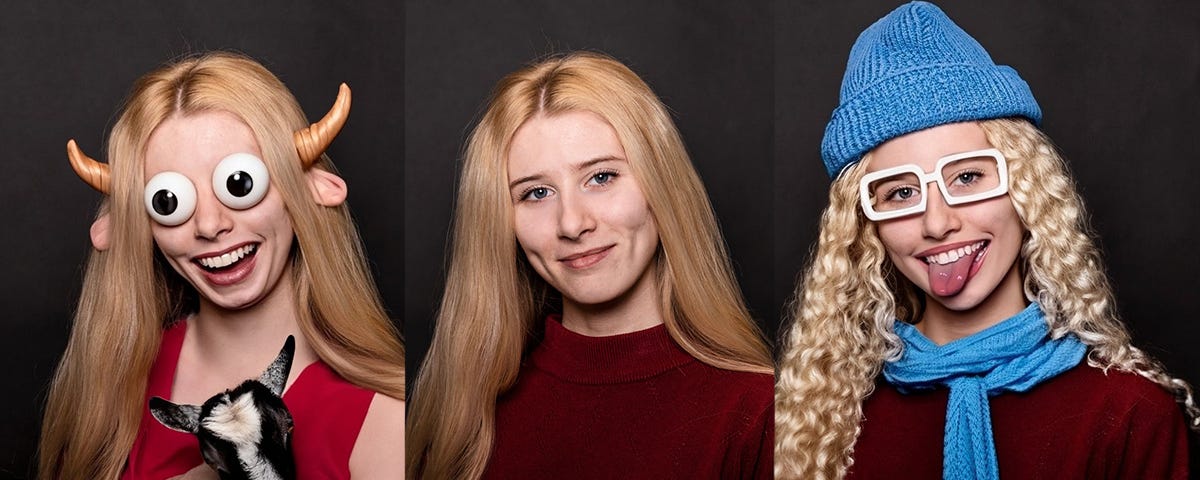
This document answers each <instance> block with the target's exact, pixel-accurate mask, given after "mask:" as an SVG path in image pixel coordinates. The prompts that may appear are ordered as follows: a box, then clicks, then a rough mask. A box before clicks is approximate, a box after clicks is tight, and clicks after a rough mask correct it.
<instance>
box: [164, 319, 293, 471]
mask: <svg viewBox="0 0 1200 480" xmlns="http://www.w3.org/2000/svg"><path fill="white" fill-rule="evenodd" d="M295 350H296V340H295V339H294V338H292V336H290V335H289V336H288V338H287V342H286V343H284V345H283V350H281V351H280V352H279V356H278V357H275V361H274V362H271V365H270V366H269V367H267V371H265V372H263V374H262V376H260V377H258V379H251V380H246V381H245V382H242V384H241V385H238V386H237V387H236V388H233V389H232V390H226V391H224V392H222V393H218V394H216V395H214V396H213V397H212V398H210V399H208V401H206V402H204V405H200V406H196V405H177V404H174V403H171V402H169V401H167V400H164V399H162V398H160V397H154V398H151V399H150V413H151V414H153V415H154V418H156V419H158V421H159V423H162V424H163V425H165V426H166V427H167V428H170V429H172V430H176V431H180V432H184V433H191V434H194V435H196V437H198V438H199V439H200V453H201V455H203V456H204V463H207V464H208V466H210V467H212V468H213V469H214V470H216V471H217V473H218V474H219V475H220V476H221V478H222V479H224V480H231V479H252V480H277V479H278V480H287V479H293V478H295V477H296V467H295V464H294V463H293V460H292V414H291V413H290V412H288V409H287V407H286V406H285V405H284V404H283V399H282V398H280V397H281V395H283V386H284V384H285V383H287V378H288V372H290V371H291V369H292V355H293V354H294V353H295Z"/></svg>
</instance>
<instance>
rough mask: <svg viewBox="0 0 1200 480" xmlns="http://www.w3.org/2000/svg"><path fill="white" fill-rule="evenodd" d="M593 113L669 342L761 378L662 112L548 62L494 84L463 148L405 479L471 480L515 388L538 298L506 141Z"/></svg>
mask: <svg viewBox="0 0 1200 480" xmlns="http://www.w3.org/2000/svg"><path fill="white" fill-rule="evenodd" d="M570 111H588V112H592V113H595V114H597V115H599V116H600V117H602V118H604V119H605V121H607V122H608V124H609V125H610V126H612V127H613V129H614V130H615V131H616V133H617V137H618V138H619V139H620V141H621V145H622V146H623V147H624V149H625V152H626V154H627V156H628V160H629V164H630V168H631V170H632V172H633V176H634V177H635V179H636V180H637V182H638V185H639V186H640V187H641V191H642V192H644V193H645V195H646V201H647V203H648V204H649V206H650V211H651V212H652V214H653V215H654V218H655V221H656V223H657V225H658V228H659V236H660V248H659V251H658V253H657V255H656V258H655V262H657V265H658V269H657V270H658V277H657V279H656V283H657V288H658V291H659V294H660V296H661V301H662V305H661V309H662V311H663V312H665V318H664V323H665V324H666V328H667V331H668V332H669V333H670V335H671V337H672V338H673V339H674V340H675V341H676V342H677V343H679V345H680V346H682V347H683V348H684V349H685V350H686V351H688V353H690V354H691V355H692V356H694V357H695V358H697V359H698V360H700V361H702V362H704V363H706V364H709V365H712V366H714V367H717V368H722V369H728V370H738V371H746V372H759V373H768V374H769V373H773V370H774V369H773V367H772V364H771V358H770V354H769V353H768V350H767V347H766V344H765V342H764V341H763V337H762V334H761V332H760V331H759V329H758V327H757V325H756V324H755V323H754V321H753V320H752V319H751V318H750V315H749V312H748V311H747V309H746V307H745V302H744V301H743V299H742V296H741V292H740V290H739V289H738V286H737V282H736V280H735V279H734V276H733V273H732V272H733V269H732V267H731V266H730V263H729V258H728V254H727V253H726V249H725V244H724V241H723V239H722V238H721V234H720V231H719V229H718V226H717V221H716V218H715V216H714V214H713V211H712V206H711V205H710V204H709V201H708V195H707V194H706V193H705V191H704V186H703V185H702V184H701V182H700V178H699V176H698V175H697V174H696V171H695V169H694V168H693V167H692V164H691V161H690V160H689V159H688V156H687V152H686V150H685V149H684V147H683V141H682V140H681V139H680V137H679V132H678V131H677V130H676V129H675V125H674V123H673V122H672V121H671V117H670V115H668V113H667V110H666V108H665V107H664V106H663V105H662V103H661V102H659V100H658V98H657V97H656V96H655V95H654V93H653V92H652V91H651V90H650V88H649V87H648V86H646V84H645V83H644V82H642V80H641V79H640V78H638V77H637V75H636V74H634V73H633V72H632V71H631V70H629V68H627V67H626V66H625V65H623V64H621V63H620V62H618V61H616V60H614V59H612V58H610V57H607V56H604V55H600V54H595V53H586V52H577V53H572V54H567V55H563V56H557V57H552V58H549V59H546V60H544V61H541V62H538V63H536V64H533V65H531V66H529V67H526V68H523V69H521V70H518V71H516V72H514V73H512V74H510V75H508V76H506V77H504V79H502V80H500V83H499V84H498V85H497V86H496V88H495V90H494V91H493V93H492V96H491V99H490V100H489V102H488V106H487V111H486V113H485V114H484V116H483V119H482V120H481V121H480V122H479V125H478V126H477V127H476V128H475V130H474V131H473V132H472V134H471V138H470V140H469V141H468V143H467V147H466V153H465V159H464V166H463V171H462V177H461V180H460V183H459V186H458V202H457V205H456V208H455V215H454V227H453V232H454V233H453V241H452V245H451V249H450V264H449V271H448V272H447V278H446V289H445V292H444V294H443V296H442V303H441V308H440V310H439V312H438V315H437V326H436V328H435V332H434V337H433V341H432V344H431V346H430V349H429V353H428V355H427V356H426V359H425V363H424V367H423V368H422V369H421V373H420V375H418V377H417V384H416V391H415V393H414V397H413V403H412V412H411V414H410V416H409V417H408V439H407V445H408V447H407V449H408V474H409V477H410V478H454V479H473V478H479V477H480V476H481V475H482V474H483V471H484V468H485V467H486V466H487V462H488V457H489V455H490V453H491V450H492V442H493V437H494V420H495V410H496V398H497V396H499V395H500V394H502V393H503V392H505V391H507V390H508V389H509V388H511V387H512V386H513V384H514V383H515V382H516V381H517V374H518V372H519V370H520V365H521V358H522V354H523V352H524V351H525V350H526V349H527V348H528V347H530V346H531V345H530V344H531V342H532V341H533V339H535V338H537V333H536V332H537V331H538V329H539V327H538V323H537V322H538V321H539V320H540V319H541V318H542V317H543V316H544V315H546V314H547V313H548V307H549V305H548V304H547V303H548V302H546V293H547V290H548V289H549V287H547V286H546V284H545V283H544V282H543V281H542V279H541V278H539V277H538V275H537V274H536V273H534V272H533V271H532V268H531V267H530V266H529V265H528V263H527V261H526V260H524V258H523V256H522V255H521V253H520V251H519V250H520V249H519V247H518V245H517V241H516V235H515V233H514V230H513V207H512V199H511V197H510V194H509V192H508V186H507V180H506V179H507V178H508V173H507V172H508V167H507V157H508V149H509V145H510V143H511V140H512V137H513V134H514V133H515V132H516V131H517V129H518V128H520V126H521V125H523V124H524V123H525V122H526V121H528V120H529V119H531V118H534V117H536V116H538V115H547V116H552V115H556V114H560V113H564V112H570Z"/></svg>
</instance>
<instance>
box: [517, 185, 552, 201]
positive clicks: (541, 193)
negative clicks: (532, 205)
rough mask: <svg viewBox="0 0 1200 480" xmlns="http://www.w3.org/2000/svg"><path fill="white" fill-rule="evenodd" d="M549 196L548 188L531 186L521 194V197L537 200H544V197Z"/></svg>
mask: <svg viewBox="0 0 1200 480" xmlns="http://www.w3.org/2000/svg"><path fill="white" fill-rule="evenodd" d="M549 196H550V189H549V188H546V187H535V188H531V189H529V190H528V191H526V192H525V195H523V196H521V199H522V200H534V201H537V200H544V199H545V198H546V197H549Z"/></svg>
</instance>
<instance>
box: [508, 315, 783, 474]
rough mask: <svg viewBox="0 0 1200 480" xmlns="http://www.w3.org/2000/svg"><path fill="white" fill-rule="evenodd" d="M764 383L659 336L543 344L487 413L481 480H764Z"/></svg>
mask: <svg viewBox="0 0 1200 480" xmlns="http://www.w3.org/2000/svg"><path fill="white" fill-rule="evenodd" d="M774 411H775V410H774V379H773V378H772V376H771V375H766V374H755V373H745V372H733V371H728V370H722V369H719V368H715V367H712V366H709V365H707V364H704V363H701V362H700V361H698V360H696V359H695V358H692V356H691V355H688V353H687V352H685V351H684V350H683V349H682V348H680V347H679V346H678V345H676V344H675V342H674V341H673V340H671V337H670V336H669V335H668V334H667V330H666V327H664V326H662V325H659V326H657V327H653V328H650V329H647V330H642V331H640V332H633V333H627V334H623V335H615V336H611V337H587V336H583V335H579V334H576V333H573V332H571V331H568V330H567V329H565V328H563V326H562V324H561V323H559V321H558V319H557V318H555V317H551V318H549V319H547V320H546V335H545V339H544V340H543V341H542V343H541V344H540V345H538V346H537V348H536V349H534V351H533V352H532V353H531V354H530V355H529V357H528V359H527V360H526V362H525V364H524V365H523V366H522V368H521V373H520V377H519V379H518V380H517V384H516V386H515V387H513V389H512V390H511V391H509V392H508V393H506V394H505V395H503V396H502V397H500V399H499V400H498V402H497V404H496V441H495V447H494V450H493V451H492V455H491V458H490V461H489V463H488V466H487V470H486V472H485V473H484V478H527V479H543V478H572V479H586V478H604V479H609V478H622V479H640V478H653V479H667V478H689V479H691V478H722V479H738V478H756V479H757V478H765V479H769V478H771V476H772V468H773V460H772V459H773V458H774V457H773V455H774V437H775V436H774V426H775V420H774V418H775V413H774Z"/></svg>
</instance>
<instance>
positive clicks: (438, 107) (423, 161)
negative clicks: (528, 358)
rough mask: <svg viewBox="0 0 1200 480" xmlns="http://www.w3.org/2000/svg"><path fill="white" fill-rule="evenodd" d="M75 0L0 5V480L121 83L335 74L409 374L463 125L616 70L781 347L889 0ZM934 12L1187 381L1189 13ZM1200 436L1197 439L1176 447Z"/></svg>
mask: <svg viewBox="0 0 1200 480" xmlns="http://www.w3.org/2000/svg"><path fill="white" fill-rule="evenodd" d="M76 3H83V2H66V1H63V0H52V1H44V2H28V4H17V5H7V10H6V13H5V15H4V16H3V18H0V66H2V67H3V69H4V72H5V75H4V76H3V78H0V91H3V92H4V93H5V94H4V95H2V96H0V112H3V116H0V139H2V140H3V144H4V145H5V146H7V147H8V148H9V157H8V160H7V161H6V162H5V165H6V166H7V167H8V168H9V172H10V173H8V174H6V175H3V176H0V219H3V225H4V226H5V230H4V235H2V236H0V252H3V254H2V255H3V256H2V260H3V262H4V267H3V273H4V275H0V292H3V293H0V295H2V297H0V298H2V299H3V302H2V305H3V306H4V307H6V309H7V310H8V311H9V312H10V313H9V315H8V316H7V318H6V319H4V320H0V356H2V357H0V359H2V361H3V362H4V364H5V365H9V366H10V371H11V373H10V374H9V386H8V387H7V390H6V394H5V395H3V397H2V398H3V400H0V425H3V430H2V432H3V434H2V435H0V478H4V477H11V478H21V477H26V476H28V474H29V471H28V469H27V468H28V465H29V460H30V459H31V458H32V455H33V451H34V446H35V444H36V435H37V429H38V424H39V417H40V409H41V405H42V403H43V402H44V396H45V388H46V384H47V382H48V379H49V376H50V373H51V372H52V370H53V367H54V364H55V362H57V360H58V357H59V356H60V355H61V352H62V348H63V346H64V345H65V341H66V335H67V331H68V329H69V319H70V314H71V312H72V310H73V308H74V304H75V301H76V298H77V296H78V293H79V284H80V280H81V278H80V277H81V266H82V263H83V261H84V259H85V257H86V254H87V251H88V240H87V229H88V226H89V224H90V222H91V217H92V214H93V211H94V209H95V206H96V205H97V203H98V200H99V197H98V195H97V194H95V193H94V192H92V191H91V190H90V189H89V188H88V187H87V186H85V185H84V184H83V183H82V182H80V181H79V180H77V179H76V178H75V177H74V174H73V173H72V172H71V170H70V168H69V166H68V165H67V162H66V159H65V155H64V144H65V142H66V139H67V138H71V137H74V138H76V139H78V140H79V141H80V143H81V145H82V146H83V147H84V148H85V150H86V151H88V152H89V153H91V154H93V155H94V156H99V155H100V154H101V153H102V152H101V149H100V147H101V145H103V140H104V138H105V136H106V134H107V131H108V128H109V127H110V126H111V123H112V122H113V120H114V117H115V113H116V111H117V108H118V106H119V103H120V101H121V100H122V99H123V98H124V96H125V94H126V93H127V92H128V89H129V87H130V85H131V83H132V82H133V80H134V79H135V78H136V77H137V76H138V75H140V74H142V73H144V72H145V71H147V70H150V69H151V68H153V67H155V66H156V65H158V64H159V63H161V62H162V61H164V60H166V59H169V58H172V57H175V56H178V55H180V54H184V53H187V52H191V51H197V50H203V49H212V48H231V49H236V50H240V51H243V52H245V53H247V54H249V55H251V56H254V57H256V58H258V59H259V60H261V61H263V62H264V63H265V64H266V65H267V66H268V68H270V69H271V70H272V71H274V72H275V73H276V74H278V75H279V76H280V77H281V78H282V79H283V80H284V82H285V83H287V84H288V86H289V87H290V88H291V89H292V91H293V92H294V93H295V94H296V96H297V98H298V99H299V100H300V102H301V105H302V106H303V108H304V110H305V112H306V113H307V114H308V115H309V117H310V119H313V120H315V119H316V118H317V117H319V116H320V115H321V114H323V113H324V111H325V109H327V108H328V106H329V104H330V102H331V101H332V99H333V95H334V94H335V93H336V85H337V83H338V82H341V81H346V82H348V83H349V84H350V85H351V87H352V88H353V89H354V94H355V97H354V99H355V103H354V109H353V112H352V114H351V117H350V122H349V123H348V125H347V127H346V129H345V130H344V132H343V134H342V135H341V136H340V137H339V139H338V140H337V141H335V142H334V144H333V147H332V149H331V155H333V157H334V159H335V161H336V162H337V163H338V166H339V167H340V168H341V170H342V173H343V175H344V176H345V177H346V179H347V181H348V182H349V184H350V189H351V190H350V204H351V208H352V211H353V212H354V214H355V217H356V218H357V220H358V222H359V226H360V229H361V230H362V232H363V235H364V238H365V242H366V247H367V251H368V254H369V256H370V259H371V262H372V266H373V268H374V269H375V272H376V275H377V280H378V283H379V286H380V289H381V291H382V292H383V295H384V300H385V302H386V304H387V306H388V307H389V309H390V311H391V312H392V314H393V316H398V317H399V316H403V318H404V319H405V320H406V321H405V322H404V326H405V333H406V337H407V343H408V351H409V360H408V369H409V374H410V375H409V378H414V375H415V373H416V370H417V367H418V365H419V363H420V360H421V358H422V356H423V354H424V351H425V349H426V346H427V344H428V339H429V333H430V331H431V325H430V323H431V319H432V317H433V314H434V310H435V309H436V306H437V301H438V295H439V293H440V289H441V285H442V283H441V282H442V275H443V265H444V247H445V243H446V239H447V229H448V226H449V221H450V211H451V205H452V202H453V186H454V182H455V179H456V172H457V161H458V158H459V152H460V149H461V146H462V143H463V141H464V140H465V138H466V134H467V132H468V131H469V128H470V127H471V126H473V124H474V122H475V121H476V120H477V118H478V114H479V110H480V109H481V108H482V104H483V102H484V100H485V98H486V95H487V93H488V90H489V89H490V88H491V86H492V85H493V84H494V83H495V82H496V80H498V79H499V78H500V77H501V76H503V75H504V74H505V73H507V72H509V71H511V70H513V69H515V68H517V67H519V66H520V65H522V64H523V63H525V62H527V61H529V60H531V59H533V58H535V57H538V56H540V55H543V54H546V53H550V52H555V51H563V50H569V49H584V48H587V49H596V50H600V51H604V52H606V53H609V54H611V55H614V56H616V57H617V58H619V59H621V60H623V61H625V62H627V63H628V64H630V65H631V67H632V68H633V69H634V70H635V71H636V72H638V73H639V74H640V75H641V76H642V77H643V78H644V79H645V80H646V81H647V82H648V83H649V84H650V86H651V87H652V88H653V89H654V90H655V91H656V92H657V93H658V94H659V96H660V97H662V99H663V101H664V102H665V103H666V104H667V105H668V106H669V107H671V109H672V110H673V112H674V113H675V118H676V122H677V124H678V125H679V127H680V130H681V131H682V132H683V136H684V140H685V142H686V143H687V145H688V148H689V151H690V152H691V154H692V157H693V161H694V162H695V163H696V165H697V168H698V170H699V171H700V174H701V176H702V178H703V179H704V181H705V184H706V186H707V188H708V190H709V193H710V196H711V197H712V199H713V203H714V205H715V206H716V209H717V214H718V216H719V218H720V220H721V223H722V227H723V229H724V232H725V235H726V239H727V241H728V243H729V244H730V249H731V252H732V256H733V259H734V262H735V266H736V268H737V272H738V275H739V279H740V281H741V284H742V288H743V291H744V292H745V295H746V298H747V300H748V302H749V303H750V307H751V310H752V313H753V314H754V316H755V317H756V318H757V319H759V320H760V321H761V322H762V324H763V327H764V329H765V330H766V331H767V332H768V335H769V336H771V337H774V334H775V333H776V332H777V329H778V324H779V319H780V313H781V310H782V309H783V305H784V303H785V302H786V301H787V299H788V297H789V296H790V295H791V292H792V289H793V287H794V285H793V282H794V279H795V277H796V275H797V273H798V272H799V271H800V270H801V268H802V266H803V264H804V262H805V259H806V257H807V255H808V251H809V248H810V246H811V245H812V243H813V240H814V239H815V235H816V225H817V216H818V214H819V212H820V209H821V208H823V207H824V205H825V203H826V201H827V200H826V198H827V197H826V195H827V191H828V180H827V177H826V176H825V172H824V170H823V168H822V167H821V166H820V161H819V158H820V157H819V153H818V152H819V150H818V147H819V143H820V136H821V133H822V132H823V129H824V124H825V122H826V121H827V120H828V118H829V115H830V113H831V112H832V110H833V108H834V107H835V106H836V103H837V89H838V85H839V83H840V81H841V74H842V70H843V68H844V66H845V61H846V57H847V55H848V52H849V49H850V45H851V44H852V42H853V41H854V38H855V37H856V35H857V34H858V32H859V31H861V30H862V29H863V28H865V27H866V26H867V25H869V24H870V23H871V22H872V21H874V20H875V19H876V18H878V17H880V16H882V15H883V14H885V13H886V12H887V11H889V10H890V9H891V8H893V7H894V6H896V5H898V4H899V3H900V2H896V1H877V0H853V1H842V2H815V1H783V0H779V1H774V2H767V1H765V0H756V1H752V2H722V1H715V0H710V1H702V2H695V1H685V0H667V1H662V2H653V3H650V4H644V3H646V2H635V1H624V2H608V3H606V4H605V5H600V6H597V5H593V3H594V2H585V1H578V0H563V1H549V0H544V1H536V2H516V1H511V0H510V1H497V2H463V1H459V2H437V3H435V2H420V1H416V0H406V1H405V2H404V3H403V4H400V3H396V2H386V1H381V2H362V1H359V2H322V3H319V4H315V5H310V4H307V3H304V2H283V1H277V0H272V1H268V2H257V3H255V4H253V5H244V4H242V3H241V2H231V1H225V0H222V1H213V2H205V3H202V4H189V3H185V2H178V3H179V4H178V5H170V6H160V5H156V4H154V3H150V2H132V1H115V2H105V3H91V4H90V5H89V6H86V7H84V8H80V9H76V8H68V6H69V5H72V4H76ZM734 3H737V4H736V5H735V4H734ZM942 3H943V4H942V7H943V8H944V9H945V10H946V11H947V13H948V14H949V15H950V16H951V17H952V18H953V19H955V21H956V22H958V23H959V24H960V25H961V26H962V27H963V28H964V29H966V30H967V31H968V32H970V33H971V34H972V35H973V36H975V37H976V38H977V39H979V40H980V41H981V43H983V44H984V46H985V47H986V48H987V49H988V51H989V52H990V53H991V54H992V56H993V58H994V59H995V60H996V61H997V62H998V63H1001V64H1008V65H1012V66H1013V67H1015V68H1017V70H1018V71H1020V72H1021V75H1022V76H1023V77H1024V78H1025V79H1026V80H1027V81H1028V82H1029V84H1030V85H1031V87H1032V88H1033V92H1034V95H1035V96H1036V97H1037V98H1038V100H1039V102H1040V103H1041V105H1042V108H1043V110H1044V112H1045V121H1044V123H1043V128H1044V129H1045V130H1046V131H1047V132H1048V133H1049V135H1050V136H1051V137H1052V138H1053V139H1054V140H1055V141H1056V142H1057V143H1058V145H1059V147H1060V148H1061V150H1062V151H1063V152H1064V153H1065V155H1066V156H1067V158H1068V159H1069V161H1070V162H1071V165H1072V168H1073V170H1074V172H1075V176H1076V178H1077V180H1078V181H1079V185H1080V189H1081V191H1082V192H1083V194H1084V196H1085V198H1086V200H1087V202H1088V206H1089V208H1090V212H1091V214H1092V217H1093V221H1094V224H1095V227H1096V229H1097V234H1098V235H1099V237H1100V239H1101V243H1102V246H1103V248H1104V250H1105V253H1106V258H1107V263H1108V269H1109V273H1110V276H1111V277H1112V279H1113V281H1114V284H1115V286H1116V289H1117V298H1118V303H1119V307H1120V308H1121V311H1122V313H1123V315H1124V318H1125V319H1126V321H1127V323H1128V324H1129V325H1130V328H1131V330H1133V332H1134V340H1135V343H1136V344H1138V345H1139V346H1142V347H1143V348H1145V349H1146V350H1147V351H1149V352H1150V353H1152V354H1153V355H1155V356H1157V357H1158V358H1160V359H1162V360H1163V361H1164V362H1165V363H1166V364H1167V366H1168V368H1169V369H1170V370H1171V371H1172V372H1174V373H1175V374H1176V375H1179V376H1181V377H1183V378H1184V379H1186V380H1188V381H1189V382H1191V383H1192V384H1196V383H1197V382H1200V361H1198V360H1200V359H1198V358H1197V357H1198V356H1200V354H1198V353H1197V351H1196V349H1194V348H1192V347H1191V345H1192V343H1194V342H1195V341H1196V340H1197V338H1198V335H1197V329H1198V327H1197V326H1196V322H1195V321H1193V320H1192V318H1193V317H1195V316H1196V314H1195V313H1194V312H1195V311H1194V310H1192V309H1190V308H1189V307H1191V302H1190V301H1191V300H1192V299H1193V297H1192V295H1193V294H1194V292H1196V291H1198V290H1200V288H1198V287H1200V280H1197V277H1196V276H1195V275H1194V273H1193V272H1196V271H1198V270H1200V255H1197V254H1196V253H1195V252H1194V251H1193V250H1190V249H1189V248H1188V247H1190V246H1191V242H1192V241H1193V239H1194V238H1196V237H1197V236H1198V233H1200V232H1198V230H1200V220H1198V219H1200V211H1198V209H1200V201H1197V197H1196V195H1195V193H1194V192H1196V191H1200V175H1198V173H1200V172H1198V169H1200V165H1197V161H1196V159H1197V158H1200V155H1198V154H1197V153H1196V152H1198V151H1200V136H1198V135H1197V132H1200V119H1198V117H1197V115H1198V114H1200V27H1198V26H1197V25H1200V5H1198V4H1196V3H1195V2H1192V1H1189V0H1173V1H1172V0H1148V1H1144V2H1137V3H1133V2H1105V3H1100V2H1091V1H1088V0H1070V1H1065V2H1053V3H1051V2H1037V1H1034V0H1015V1H1008V2H962V1H959V2H942ZM401 109H403V115H401V113H400V112H401ZM401 132H403V134H402V133H401ZM402 152H403V153H402ZM401 155H403V159H401V158H400V157H401ZM401 160H403V163H401ZM401 309H403V313H402V314H401ZM81 408H86V406H81ZM1197 443H1200V442H1198V441H1196V439H1195V437H1194V436H1193V448H1192V451H1193V452H1197V451H1200V448H1198V447H1197V445H1196V444H1197Z"/></svg>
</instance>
